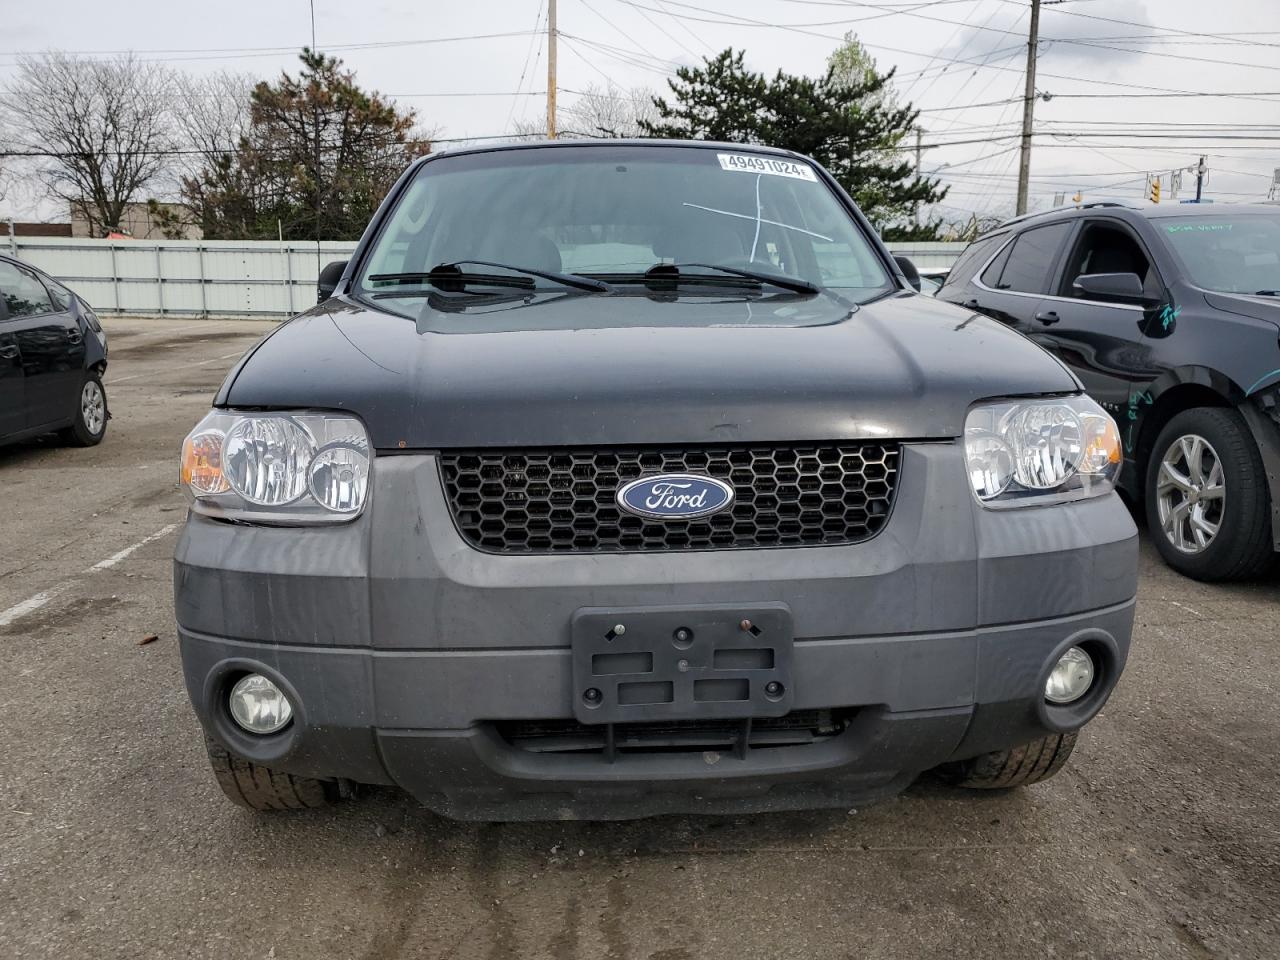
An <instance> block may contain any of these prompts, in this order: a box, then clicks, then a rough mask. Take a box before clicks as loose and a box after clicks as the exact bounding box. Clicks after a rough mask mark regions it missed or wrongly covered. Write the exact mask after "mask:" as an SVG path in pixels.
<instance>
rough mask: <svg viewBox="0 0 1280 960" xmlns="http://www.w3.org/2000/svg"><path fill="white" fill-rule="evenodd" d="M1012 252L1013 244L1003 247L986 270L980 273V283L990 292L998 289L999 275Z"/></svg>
mask: <svg viewBox="0 0 1280 960" xmlns="http://www.w3.org/2000/svg"><path fill="white" fill-rule="evenodd" d="M1012 252H1013V244H1012V243H1009V244H1006V245H1005V248H1004V249H1003V250H1001V251H1000V253H999V255H998V256H997V257H996V258H995V259H994V260H992V261H991V263H990V264H988V265H987V269H985V270H983V271H982V282H983V283H984V284H985V285H986V286H988V287H990V288H991V289H992V290H999V289H1000V274H1002V273H1003V272H1004V265H1005V264H1006V263H1008V262H1009V254H1010V253H1012Z"/></svg>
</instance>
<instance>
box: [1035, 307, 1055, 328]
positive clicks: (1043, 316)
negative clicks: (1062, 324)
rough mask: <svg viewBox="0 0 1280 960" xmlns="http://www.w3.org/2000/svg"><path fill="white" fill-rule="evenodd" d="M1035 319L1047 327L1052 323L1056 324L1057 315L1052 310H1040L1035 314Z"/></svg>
mask: <svg viewBox="0 0 1280 960" xmlns="http://www.w3.org/2000/svg"><path fill="white" fill-rule="evenodd" d="M1036 319H1037V320H1039V321H1040V322H1041V323H1043V324H1044V325H1045V326H1046V327H1047V326H1049V325H1050V324H1052V323H1057V322H1058V314H1057V312H1056V311H1054V310H1041V311H1040V312H1039V313H1037V314H1036Z"/></svg>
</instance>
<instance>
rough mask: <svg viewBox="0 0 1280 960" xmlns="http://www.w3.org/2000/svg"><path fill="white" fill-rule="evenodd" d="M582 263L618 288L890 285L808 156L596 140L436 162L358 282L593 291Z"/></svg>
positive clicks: (411, 288)
mask: <svg viewBox="0 0 1280 960" xmlns="http://www.w3.org/2000/svg"><path fill="white" fill-rule="evenodd" d="M669 265H676V267H677V269H676V270H675V271H672V270H671V269H670V266H669ZM721 267H727V268H730V270H722V269H719V268H721ZM504 268H506V269H505V272H506V273H507V274H508V275H509V277H510V278H509V279H506V280H505V281H504V279H503V278H502V277H500V276H499V274H502V273H503V272H504ZM519 268H525V269H526V270H527V271H528V274H527V276H524V277H521V276H520V275H519ZM655 268H658V269H656V270H655ZM534 271H537V273H536V274H535V273H534ZM584 277H585V278H598V279H599V280H601V281H607V285H606V284H602V286H604V288H605V289H608V290H610V291H611V292H619V291H620V292H624V293H625V292H628V291H629V289H630V285H632V284H636V285H644V284H646V283H648V284H653V283H655V282H660V283H666V284H669V285H679V287H680V293H681V295H696V294H697V291H698V289H699V285H702V286H705V290H704V291H703V292H705V293H706V294H708V295H714V296H717V297H725V296H742V295H744V294H746V293H751V294H755V293H760V294H768V295H785V296H791V297H795V296H797V295H801V296H812V295H814V293H815V292H816V291H815V290H814V288H819V289H821V290H823V291H833V292H834V291H839V294H840V295H841V296H842V297H846V298H848V299H849V300H853V301H866V300H869V299H872V298H874V297H876V296H879V295H882V294H883V293H885V292H887V291H889V290H892V289H893V288H894V284H893V281H892V280H891V278H890V276H889V274H888V272H887V271H886V269H885V267H884V266H883V264H882V263H881V261H880V259H879V257H878V256H877V255H876V252H875V250H874V249H873V248H872V246H871V244H870V243H869V242H868V240H867V238H866V236H865V235H864V234H863V232H862V231H861V229H860V228H859V226H858V224H857V223H856V222H855V221H854V220H853V218H852V217H850V215H849V214H848V212H847V211H846V210H845V209H844V207H842V206H841V204H840V202H839V201H838V200H837V198H836V196H835V195H834V194H833V192H832V191H831V189H830V188H829V187H828V186H827V185H826V184H825V183H824V182H823V181H822V180H821V179H820V178H819V176H818V175H817V172H816V171H815V170H814V168H813V167H812V166H811V165H810V164H808V163H806V162H804V161H800V160H793V159H791V158H788V157H785V156H777V155H770V154H763V153H752V152H750V151H749V150H716V149H703V148H689V147H685V148H681V147H634V146H632V147H621V146H619V147H599V146H596V147H581V148H574V147H554V148H548V149H522V150H501V151H494V152H492V153H476V154H459V155H456V156H446V157H441V158H439V159H437V160H433V161H431V162H429V163H426V164H424V165H423V166H422V167H421V168H420V169H419V171H418V173H417V175H416V176H415V178H414V180H413V182H412V183H411V184H410V185H409V186H408V188H407V190H405V192H404V194H403V195H402V196H401V198H400V201H399V203H398V204H397V205H396V208H395V210H394V211H393V212H392V214H391V217H390V219H389V220H388V222H387V224H386V226H385V227H384V228H383V229H382V231H381V232H380V234H379V235H378V237H377V239H376V240H375V242H374V246H373V249H372V251H371V253H370V256H369V257H368V258H367V260H366V262H365V266H364V269H363V270H362V272H361V276H360V280H359V284H358V289H359V292H360V293H361V294H363V295H364V296H366V297H374V298H377V299H378V300H382V301H385V300H387V299H400V298H410V297H413V296H414V295H415V291H417V293H418V295H422V294H423V292H424V291H425V290H427V288H429V287H439V286H446V287H447V286H448V285H449V284H452V285H453V288H454V289H461V288H463V287H466V288H467V290H468V292H470V291H471V289H472V286H474V289H475V291H476V292H483V293H485V294H487V295H492V294H493V293H494V291H493V289H484V288H485V285H486V284H489V285H491V286H500V285H505V286H507V287H518V286H520V285H521V284H525V285H527V286H528V287H529V288H530V289H532V290H538V291H541V290H557V291H559V290H564V289H566V288H567V287H569V288H572V287H576V288H577V289H576V290H575V292H583V291H584V290H585V291H586V292H590V288H589V287H587V286H585V285H584V284H582V283H581V282H578V283H576V284H575V283H574V281H575V280H577V281H581V279H582V278H584Z"/></svg>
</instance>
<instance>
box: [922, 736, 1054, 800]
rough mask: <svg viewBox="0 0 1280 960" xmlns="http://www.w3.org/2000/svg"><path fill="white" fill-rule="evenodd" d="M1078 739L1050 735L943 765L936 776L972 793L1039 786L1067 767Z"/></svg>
mask: <svg viewBox="0 0 1280 960" xmlns="http://www.w3.org/2000/svg"><path fill="white" fill-rule="evenodd" d="M1077 736H1078V735H1077V734H1076V733H1074V732H1072V733H1055V734H1050V735H1049V736H1047V737H1041V738H1040V739H1039V740H1032V741H1031V742H1030V743H1024V744H1022V745H1021V746H1018V747H1014V748H1013V749H1011V750H997V751H996V752H995V753H984V754H982V755H981V756H978V757H974V758H972V759H971V760H960V761H958V762H956V763H948V764H945V765H943V766H942V767H940V768H939V769H938V772H939V773H940V774H942V776H943V777H944V778H945V779H946V780H949V781H950V782H951V783H953V784H955V785H956V786H958V787H967V788H969V789H971V790H1008V789H1009V788H1011V787H1024V786H1027V785H1028V784H1032V783H1040V782H1041V781H1042V780H1048V779H1049V778H1050V777H1052V776H1053V775H1054V774H1055V773H1057V772H1058V771H1059V770H1061V769H1062V768H1063V767H1064V766H1066V763H1067V760H1068V758H1070V756H1071V751H1073V750H1074V749H1075V748H1076V738H1077Z"/></svg>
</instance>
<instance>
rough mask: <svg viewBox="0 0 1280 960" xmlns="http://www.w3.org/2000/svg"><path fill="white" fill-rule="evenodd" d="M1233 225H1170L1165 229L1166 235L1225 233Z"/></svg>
mask: <svg viewBox="0 0 1280 960" xmlns="http://www.w3.org/2000/svg"><path fill="white" fill-rule="evenodd" d="M1234 226H1235V224H1234V223H1171V224H1169V226H1167V227H1165V228H1164V229H1165V231H1166V232H1168V233H1226V232H1229V231H1230V230H1231V228H1232V227H1234Z"/></svg>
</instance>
